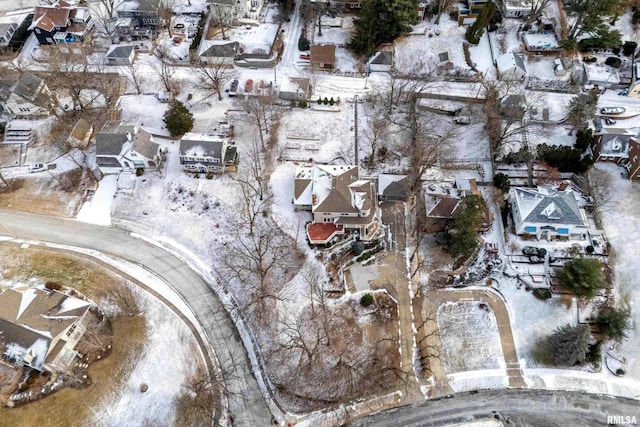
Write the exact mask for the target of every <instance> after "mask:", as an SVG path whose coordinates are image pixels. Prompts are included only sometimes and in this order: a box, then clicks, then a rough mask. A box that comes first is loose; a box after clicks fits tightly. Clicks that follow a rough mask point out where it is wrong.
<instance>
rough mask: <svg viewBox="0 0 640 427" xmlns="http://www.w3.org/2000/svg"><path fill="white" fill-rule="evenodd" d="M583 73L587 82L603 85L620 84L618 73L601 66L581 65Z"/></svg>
mask: <svg viewBox="0 0 640 427" xmlns="http://www.w3.org/2000/svg"><path fill="white" fill-rule="evenodd" d="M583 65H584V72H585V75H586V78H587V80H588V81H589V82H592V84H593V82H604V83H613V84H618V83H620V75H619V74H618V72H617V71H616V70H615V69H613V68H611V67H609V66H608V65H603V64H587V63H586V62H585V63H583Z"/></svg>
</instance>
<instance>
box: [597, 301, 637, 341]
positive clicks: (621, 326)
mask: <svg viewBox="0 0 640 427" xmlns="http://www.w3.org/2000/svg"><path fill="white" fill-rule="evenodd" d="M630 317H631V311H630V310H629V309H628V308H620V309H618V308H615V307H607V308H604V309H603V310H601V311H600V312H599V313H598V316H597V317H596V325H598V329H599V330H600V333H601V334H602V335H604V336H605V337H607V338H611V339H614V340H616V341H622V340H623V339H624V338H626V337H627V329H628V328H629V323H630V322H629V319H630Z"/></svg>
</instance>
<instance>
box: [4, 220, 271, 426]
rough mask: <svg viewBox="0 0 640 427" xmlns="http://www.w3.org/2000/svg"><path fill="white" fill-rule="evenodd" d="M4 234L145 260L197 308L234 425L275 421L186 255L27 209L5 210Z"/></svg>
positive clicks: (231, 328)
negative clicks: (221, 375)
mask: <svg viewBox="0 0 640 427" xmlns="http://www.w3.org/2000/svg"><path fill="white" fill-rule="evenodd" d="M0 234H2V235H6V236H10V237H15V238H20V239H28V240H38V241H43V242H51V243H58V244H63V245H69V246H75V247H80V248H87V249H93V250H96V251H100V252H104V253H107V254H110V255H113V256H115V257H118V258H122V259H125V260H127V261H130V262H133V263H135V264H138V265H141V266H143V267H145V268H147V269H148V270H150V271H152V272H153V273H155V274H156V275H158V276H160V277H161V278H162V279H164V280H165V281H166V282H167V283H169V284H170V286H171V287H172V288H173V289H174V290H175V291H176V292H177V293H178V294H180V295H181V296H182V298H184V300H185V301H186V302H187V304H188V305H189V306H190V307H191V309H192V310H193V312H194V313H195V315H196V317H197V318H198V319H199V320H200V322H201V324H202V327H203V329H204V331H205V332H206V334H207V337H208V339H209V341H210V342H211V345H212V346H213V348H214V349H215V352H216V355H217V357H218V360H219V362H220V365H221V367H222V369H223V372H224V375H225V383H226V389H227V395H228V400H229V411H230V412H231V414H232V416H233V424H234V425H237V426H266V425H269V424H270V422H271V413H270V411H269V408H268V406H267V404H266V402H265V400H264V398H263V396H262V393H261V391H260V388H259V386H258V383H257V381H256V379H255V377H254V376H253V373H252V372H251V368H250V364H249V360H248V357H247V353H246V350H245V348H244V346H243V344H242V341H241V339H240V337H239V336H238V333H237V329H236V328H235V325H234V324H233V321H232V320H231V318H230V317H229V315H228V313H227V311H226V310H225V309H224V306H223V305H222V303H221V302H220V299H219V298H218V297H217V295H216V294H215V292H214V291H213V290H212V289H211V288H210V287H209V285H208V284H207V283H206V282H205V281H204V280H203V279H202V278H201V277H200V276H199V275H198V274H196V273H195V272H194V271H193V270H192V269H191V268H189V266H187V265H186V264H185V263H184V262H182V261H181V260H180V259H178V258H176V257H175V256H173V255H171V254H170V253H169V252H167V251H165V250H163V249H161V248H159V247H157V246H154V245H152V244H150V243H147V242H145V241H143V240H141V239H137V238H134V237H132V236H130V235H129V234H128V233H126V232H123V231H120V230H117V229H113V228H105V227H99V226H95V225H91V224H85V223H81V222H77V221H75V220H68V219H60V218H52V217H47V216H41V215H34V214H27V213H23V212H13V211H5V210H0Z"/></svg>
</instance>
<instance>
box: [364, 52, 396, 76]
mask: <svg viewBox="0 0 640 427" xmlns="http://www.w3.org/2000/svg"><path fill="white" fill-rule="evenodd" d="M391 67H393V52H389V51H382V52H376V53H375V54H374V55H373V56H372V57H371V60H370V61H369V72H371V73H373V72H383V73H386V72H389V71H391Z"/></svg>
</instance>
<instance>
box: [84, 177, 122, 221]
mask: <svg viewBox="0 0 640 427" xmlns="http://www.w3.org/2000/svg"><path fill="white" fill-rule="evenodd" d="M117 189H118V176H117V175H108V176H105V177H104V178H103V179H102V181H100V185H99V186H98V190H97V191H96V192H95V194H94V195H93V197H91V200H89V201H87V202H85V203H84V204H83V205H82V208H80V211H79V212H78V216H77V218H78V220H79V221H83V222H89V223H92V224H98V225H111V205H112V204H113V198H114V197H115V196H116V191H117Z"/></svg>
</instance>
